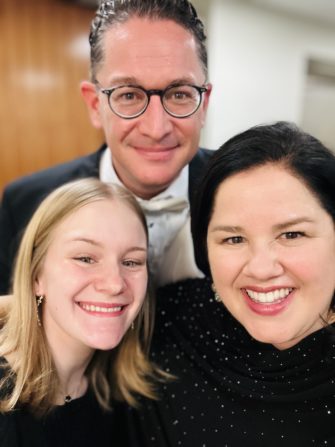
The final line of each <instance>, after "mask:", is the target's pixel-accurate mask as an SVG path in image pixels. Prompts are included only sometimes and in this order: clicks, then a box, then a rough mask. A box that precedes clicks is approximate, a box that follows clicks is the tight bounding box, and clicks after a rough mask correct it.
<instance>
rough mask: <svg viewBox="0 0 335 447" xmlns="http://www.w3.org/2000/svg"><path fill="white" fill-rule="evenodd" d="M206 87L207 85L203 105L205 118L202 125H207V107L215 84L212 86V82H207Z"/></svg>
mask: <svg viewBox="0 0 335 447" xmlns="http://www.w3.org/2000/svg"><path fill="white" fill-rule="evenodd" d="M206 87H207V92H205V93H204V94H203V100H202V101H203V105H202V107H203V112H204V113H203V118H202V123H201V124H202V126H204V125H205V120H206V114H207V109H208V104H209V98H210V96H211V93H212V89H213V86H212V84H210V83H208V84H206Z"/></svg>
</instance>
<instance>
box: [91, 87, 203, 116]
mask: <svg viewBox="0 0 335 447" xmlns="http://www.w3.org/2000/svg"><path fill="white" fill-rule="evenodd" d="M95 84H96V86H97V88H98V90H99V91H100V92H101V93H103V94H104V95H106V96H107V98H108V105H109V108H110V109H111V111H112V112H113V113H115V115H117V116H118V117H120V118H123V119H128V120H129V119H134V118H138V117H139V116H141V115H143V113H144V112H145V111H146V110H147V108H148V106H149V103H150V99H151V96H153V95H158V96H159V97H160V100H161V104H162V106H163V109H164V110H165V112H166V113H167V114H168V115H170V116H172V117H174V118H180V119H182V118H188V117H189V116H192V115H193V114H194V113H195V112H196V111H197V110H198V109H199V107H200V105H201V103H202V98H203V96H202V95H203V93H205V92H207V91H208V87H207V86H205V85H203V86H198V85H193V84H172V85H169V86H168V87H166V88H165V89H162V90H161V89H151V90H146V89H145V88H143V87H141V86H139V85H131V84H125V85H118V86H117V87H112V88H103V87H101V86H100V84H99V83H98V82H97V81H96V82H95ZM183 86H185V87H192V88H194V89H195V90H197V92H198V94H199V100H198V104H197V106H196V108H195V109H194V110H192V112H190V113H186V114H184V115H178V114H175V113H173V112H171V111H170V110H168V109H167V108H166V105H165V104H164V99H163V98H164V95H165V94H166V92H167V91H169V90H171V89H173V88H176V87H183ZM124 87H132V88H137V89H139V90H141V91H142V92H144V93H145V95H146V97H147V101H146V104H145V105H144V106H143V108H142V109H141V110H140V111H139V112H137V113H135V114H134V115H123V114H122V113H119V112H116V110H114V109H113V107H112V105H111V102H110V98H111V95H112V93H113V92H115V90H118V89H120V88H124Z"/></svg>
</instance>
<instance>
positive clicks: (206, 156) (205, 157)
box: [191, 147, 214, 164]
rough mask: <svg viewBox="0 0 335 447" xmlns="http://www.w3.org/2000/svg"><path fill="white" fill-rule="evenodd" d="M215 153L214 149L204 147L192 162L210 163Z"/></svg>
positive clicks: (200, 148)
mask: <svg viewBox="0 0 335 447" xmlns="http://www.w3.org/2000/svg"><path fill="white" fill-rule="evenodd" d="M213 154H214V151H213V150H212V149H205V148H203V147H199V149H198V152H197V153H196V154H195V156H194V157H193V159H192V160H191V164H192V163H203V164H205V163H208V161H209V160H210V159H211V157H212V156H213Z"/></svg>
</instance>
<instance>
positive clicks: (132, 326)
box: [130, 322, 135, 331]
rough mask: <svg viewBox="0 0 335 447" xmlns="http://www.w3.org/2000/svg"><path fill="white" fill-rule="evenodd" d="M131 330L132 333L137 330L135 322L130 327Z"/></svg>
mask: <svg viewBox="0 0 335 447" xmlns="http://www.w3.org/2000/svg"><path fill="white" fill-rule="evenodd" d="M130 329H131V330H132V331H133V330H134V329H135V324H134V322H132V323H131V325H130Z"/></svg>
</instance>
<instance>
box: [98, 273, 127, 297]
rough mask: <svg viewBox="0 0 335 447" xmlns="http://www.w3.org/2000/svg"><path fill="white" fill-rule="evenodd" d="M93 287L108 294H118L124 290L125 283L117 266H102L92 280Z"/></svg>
mask: <svg viewBox="0 0 335 447" xmlns="http://www.w3.org/2000/svg"><path fill="white" fill-rule="evenodd" d="M94 286H95V289H96V290H97V291H99V292H105V293H108V294H110V295H119V294H120V293H122V292H123V291H124V290H125V287H126V283H125V280H124V277H123V275H122V271H121V269H120V267H119V266H113V267H107V266H104V267H102V268H101V269H100V270H99V272H98V273H97V276H96V278H95V281H94Z"/></svg>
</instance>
